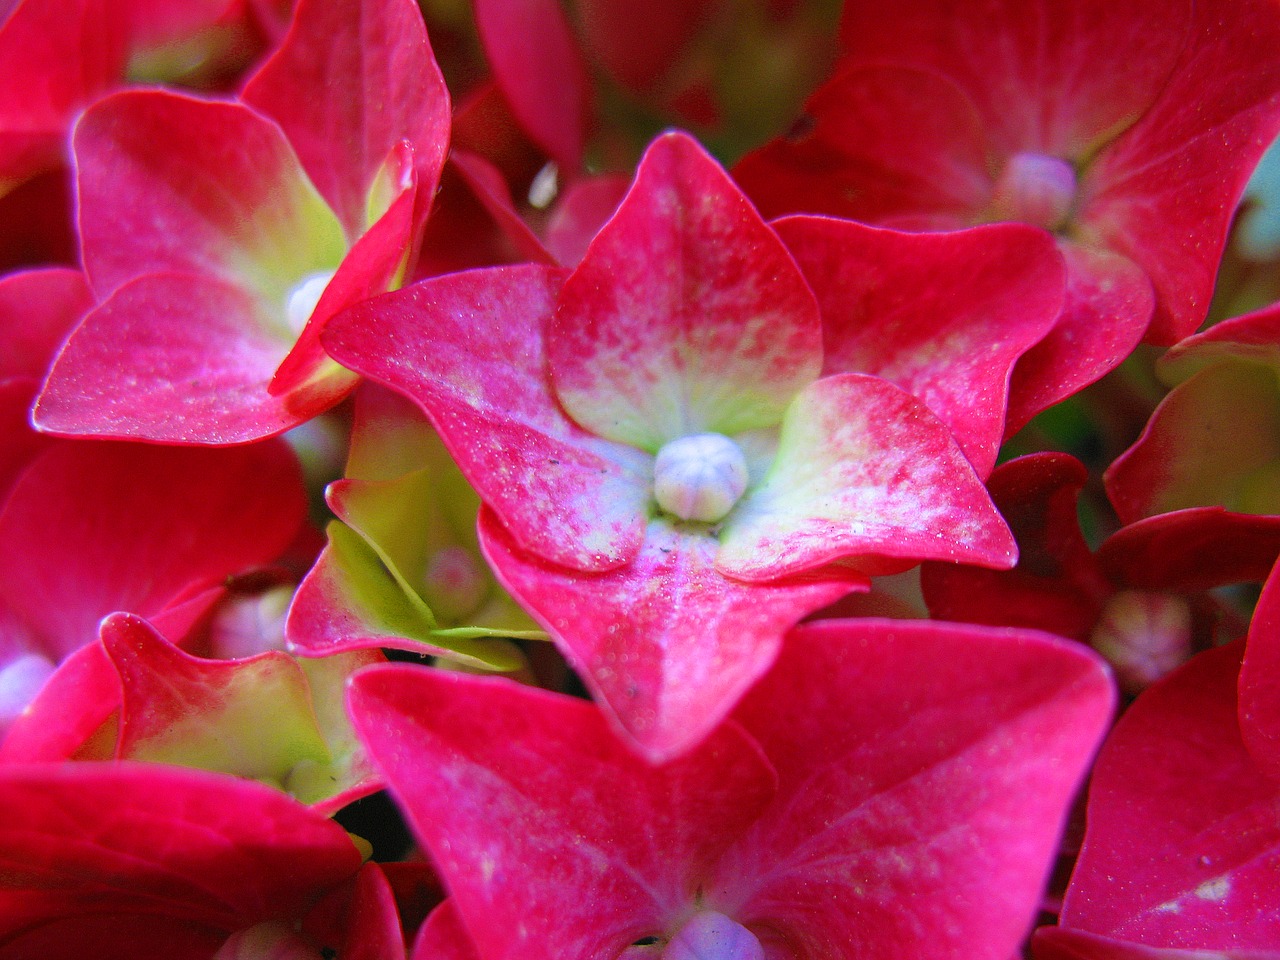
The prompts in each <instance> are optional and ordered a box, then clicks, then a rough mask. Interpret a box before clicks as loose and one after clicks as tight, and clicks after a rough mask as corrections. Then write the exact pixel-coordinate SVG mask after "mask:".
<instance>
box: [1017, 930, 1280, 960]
mask: <svg viewBox="0 0 1280 960" xmlns="http://www.w3.org/2000/svg"><path fill="white" fill-rule="evenodd" d="M1032 944H1033V945H1034V948H1035V953H1034V956H1035V960H1278V958H1280V951H1277V950H1171V949H1167V948H1164V947H1148V946H1144V945H1142V944H1140V943H1128V942H1126V941H1124V940H1113V939H1112V938H1110V937H1100V936H1097V935H1096V934H1092V933H1084V932H1083V931H1080V930H1064V929H1063V928H1062V927H1043V928H1041V929H1040V930H1037V931H1036V935H1035V937H1034V939H1033V940H1032Z"/></svg>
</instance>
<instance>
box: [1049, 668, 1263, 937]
mask: <svg viewBox="0 0 1280 960" xmlns="http://www.w3.org/2000/svg"><path fill="white" fill-rule="evenodd" d="M1239 658H1240V645H1239V644H1233V645H1232V646H1230V647H1224V648H1220V649H1216V650H1211V651H1209V652H1207V653H1203V654H1201V655H1200V656H1198V657H1196V658H1195V659H1193V660H1192V661H1190V662H1189V663H1188V664H1186V665H1185V666H1184V667H1182V668H1180V669H1179V670H1178V671H1176V672H1175V673H1173V674H1172V675H1170V676H1169V677H1167V678H1166V679H1164V680H1162V681H1160V682H1159V683H1157V684H1155V685H1153V686H1151V687H1150V688H1148V690H1147V691H1146V692H1145V693H1144V694H1142V696H1140V697H1139V698H1138V700H1137V702H1136V703H1134V705H1133V706H1132V707H1130V708H1129V710H1128V711H1126V713H1125V715H1124V716H1123V717H1121V718H1120V722H1119V723H1118V724H1117V725H1116V728H1115V730H1114V732H1113V733H1112V734H1111V736H1110V738H1109V739H1108V741H1107V744H1106V746H1105V747H1104V748H1103V750H1102V754H1101V756H1100V757H1099V759H1098V763H1097V765H1096V767H1095V769H1094V773H1093V779H1092V784H1091V786H1090V789H1089V809H1088V829H1087V831H1086V833H1085V840H1084V847H1083V849H1082V850H1081V853H1080V859H1079V861H1078V862H1077V864H1076V869H1075V872H1074V874H1073V875H1072V878H1071V886H1070V887H1069V888H1068V890H1067V895H1066V900H1065V903H1064V905H1063V909H1062V919H1061V923H1062V926H1063V927H1064V928H1067V929H1074V930H1081V931H1084V932H1088V933H1095V934H1099V935H1102V936H1105V937H1112V938H1115V939H1118V940H1129V941H1134V942H1137V943H1143V944H1147V945H1149V946H1152V947H1168V948H1180V949H1187V950H1190V949H1202V950H1220V951H1224V952H1227V953H1228V955H1230V953H1231V952H1232V951H1235V952H1237V955H1241V954H1242V955H1244V956H1248V953H1247V951H1250V950H1254V951H1266V950H1274V948H1275V945H1276V944H1277V943H1280V908H1278V904H1280V889H1278V888H1277V886H1276V883H1275V876H1276V865H1277V862H1278V861H1280V823H1278V822H1277V819H1276V814H1275V811H1276V807H1277V803H1280V788H1278V787H1277V785H1276V782H1275V781H1274V780H1272V779H1270V778H1269V777H1268V776H1266V775H1265V774H1264V773H1263V772H1262V771H1261V770H1260V769H1259V768H1258V766H1257V764H1256V762H1255V761H1254V759H1253V757H1252V756H1251V755H1250V754H1249V752H1248V751H1247V750H1246V749H1245V745H1244V744H1243V743H1242V742H1241V739H1240V728H1239V725H1238V722H1237V702H1236V683H1237V671H1238V669H1239V662H1240V659H1239Z"/></svg>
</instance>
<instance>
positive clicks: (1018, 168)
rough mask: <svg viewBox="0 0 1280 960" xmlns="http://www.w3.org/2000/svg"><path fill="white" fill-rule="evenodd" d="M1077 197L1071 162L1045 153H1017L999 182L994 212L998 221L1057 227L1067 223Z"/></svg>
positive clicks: (994, 199) (994, 198)
mask: <svg viewBox="0 0 1280 960" xmlns="http://www.w3.org/2000/svg"><path fill="white" fill-rule="evenodd" d="M1075 198H1076V172H1075V169H1074V168H1073V167H1072V166H1071V164H1069V163H1067V161H1065V160H1060V159H1058V158H1057V157H1050V156H1046V155H1045V154H1043V153H1015V154H1014V155H1013V156H1012V157H1010V158H1009V162H1008V163H1007V164H1006V165H1005V168H1004V172H1003V173H1001V174H1000V179H999V180H998V181H996V192H995V195H994V196H993V197H992V198H991V213H992V216H993V219H996V220H1016V221H1018V222H1020V223H1029V224H1031V225H1033V226H1036V227H1044V228H1045V229H1046V230H1057V229H1058V228H1060V227H1061V226H1062V225H1063V224H1065V223H1066V222H1067V219H1068V217H1069V216H1070V214H1071V205H1072V203H1074V202H1075Z"/></svg>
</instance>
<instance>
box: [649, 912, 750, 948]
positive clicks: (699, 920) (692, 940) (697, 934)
mask: <svg viewBox="0 0 1280 960" xmlns="http://www.w3.org/2000/svg"><path fill="white" fill-rule="evenodd" d="M662 960H764V949H763V948H762V947H761V946H760V941H759V940H757V939H756V937H755V934H753V933H752V932H751V931H750V930H748V929H747V928H746V927H744V926H743V925H742V924H740V923H738V922H737V921H735V920H730V919H729V918H728V917H726V916H725V915H724V914H723V913H717V912H716V911H715V910H703V911H702V912H701V913H696V914H694V915H693V917H691V918H690V919H689V922H688V923H686V924H685V925H684V926H683V927H681V928H680V932H679V933H677V934H676V935H675V936H674V937H672V938H671V939H670V940H669V941H668V942H667V947H666V949H665V950H663V951H662Z"/></svg>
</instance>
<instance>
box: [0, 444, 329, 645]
mask: <svg viewBox="0 0 1280 960" xmlns="http://www.w3.org/2000/svg"><path fill="white" fill-rule="evenodd" d="M305 511H306V504H305V497H304V494H303V490H302V485H301V478H300V476H299V472H298V465H297V462H296V460H295V459H294V457H293V455H292V453H291V452H290V451H289V449H288V448H287V447H285V446H284V445H282V444H277V443H268V444H258V445H255V446H252V447H245V448H237V449H229V450H217V451H211V450H188V449H175V448H165V447H152V446H144V445H140V444H139V445H125V444H103V443H94V444H83V443H74V444H73V443H67V444H59V445H57V446H55V447H54V448H52V449H50V450H49V451H48V452H46V453H45V454H43V455H42V456H41V457H40V458H39V459H38V460H37V461H36V462H34V463H32V464H31V466H30V467H28V468H27V470H26V472H25V473H23V474H22V477H21V479H20V480H19V481H18V483H17V484H15V486H14V488H13V491H12V493H11V495H10V497H9V501H8V503H7V504H6V505H5V508H4V510H3V512H0V542H2V543H4V544H5V550H4V551H2V552H0V601H3V602H6V603H8V604H9V605H11V606H12V607H13V608H14V609H15V610H18V611H20V612H21V613H22V614H23V615H24V617H25V619H26V621H27V622H28V624H30V625H31V626H32V627H33V628H34V629H36V631H37V632H38V633H39V634H40V636H41V637H42V639H43V641H44V643H45V644H46V646H45V652H46V653H48V654H50V655H53V656H55V657H56V658H59V659H60V658H62V657H65V656H66V655H67V654H69V653H71V652H72V651H73V650H76V649H78V648H79V647H81V646H83V645H85V644H86V643H89V642H91V641H92V640H93V639H94V638H96V637H97V635H98V621H99V620H100V619H101V618H102V617H104V616H106V615H107V614H108V613H111V612H113V611H116V610H128V611H131V612H134V613H137V614H139V615H141V616H146V617H154V616H156V615H157V614H160V613H163V612H164V611H165V610H166V609H167V608H169V607H170V606H172V605H174V604H175V603H176V602H178V601H181V600H184V599H186V598H187V597H188V596H190V595H192V594H194V593H197V592H199V591H200V590H203V589H205V588H208V587H211V586H215V585H220V584H221V583H222V582H223V581H224V580H225V579H226V578H227V577H229V576H231V575H234V574H238V573H243V572H245V571H246V570H248V569H251V568H253V567H256V566H262V565H265V564H267V563H269V562H271V561H273V560H275V558H276V557H277V556H279V554H280V553H282V552H283V551H284V549H285V548H286V547H287V546H288V545H289V543H290V542H291V541H292V540H293V539H294V537H295V536H297V532H298V529H299V525H300V524H301V522H302V520H303V517H304V516H305Z"/></svg>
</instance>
